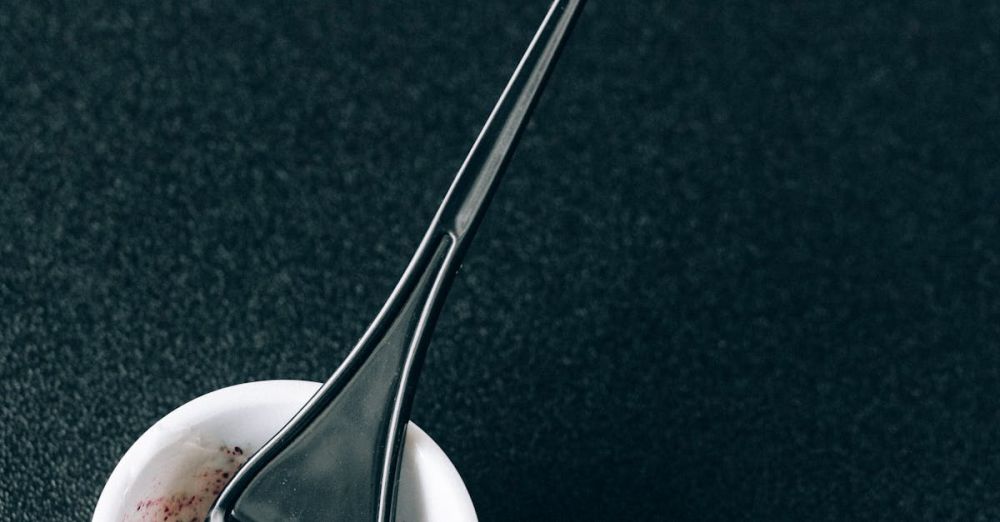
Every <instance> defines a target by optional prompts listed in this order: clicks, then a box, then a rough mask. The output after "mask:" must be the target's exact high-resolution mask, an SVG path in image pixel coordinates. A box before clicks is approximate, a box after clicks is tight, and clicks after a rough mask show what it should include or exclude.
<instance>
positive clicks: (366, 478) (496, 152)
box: [208, 0, 583, 522]
mask: <svg viewBox="0 0 1000 522" xmlns="http://www.w3.org/2000/svg"><path fill="white" fill-rule="evenodd" d="M582 4H583V0H555V1H554V2H553V3H552V5H551V6H550V7H549V10H548V13H547V14H546V16H545V19H544V20H543V21H542V24H541V26H540V27H539V28H538V31H537V32H536V33H535V36H534V38H533V39H532V41H531V44H530V45H529V46H528V50H527V51H526V52H525V53H524V56H523V57H522V58H521V61H520V63H519V64H518V66H517V69H515V70H514V74H513V76H511V79H510V81H509V82H508V83H507V87H506V88H505V89H504V91H503V94H501V95H500V100H499V101H497V104H496V106H495V107H494V109H493V112H492V113H491V114H490V117H489V119H487V120H486V125H485V126H484V127H483V130H482V131H481V132H480V134H479V137H478V138H477V139H476V142H475V144H474V145H473V146H472V150H471V151H469V155H468V156H467V157H466V159H465V162H464V163H463V164H462V167H461V168H460V169H459V171H458V174H457V175H456V176H455V180H454V182H452V185H451V188H450V189H449V190H448V194H447V195H446V196H445V198H444V201H443V202H442V203H441V206H440V208H439V209H438V212H437V214H436V215H435V216H434V219H433V221H431V225H430V227H429V228H428V230H427V233H426V234H425V235H424V238H423V240H422V241H421V243H420V246H419V247H418V248H417V252H416V253H415V254H414V256H413V259H412V260H411V261H410V264H409V266H408V267H407V268H406V271H405V272H404V273H403V277H402V278H401V279H400V281H399V283H398V284H397V285H396V288H395V290H393V292H392V295H390V296H389V299H388V301H386V303H385V305H384V306H383V307H382V310H381V311H380V312H379V314H378V316H377V317H376V318H375V320H374V321H373V322H372V324H371V326H369V327H368V330H367V331H366V332H365V334H364V336H362V337H361V340H360V341H358V344H357V345H356V346H355V347H354V349H353V350H352V351H351V353H350V354H349V355H348V356H347V359H346V360H345V361H344V362H343V364H341V366H340V368H338V369H337V371H336V372H335V373H334V374H333V376H332V377H330V379H329V380H328V381H326V383H325V384H324V385H323V386H322V387H321V388H320V390H319V391H318V392H317V393H316V395H315V396H313V397H312V399H310V400H309V402H308V403H307V404H306V405H305V406H304V407H303V408H302V410H301V411H300V412H299V413H298V414H297V415H296V416H295V417H294V418H293V419H292V420H291V421H290V422H289V423H288V424H287V425H286V426H285V427H284V428H283V429H282V430H281V431H280V432H279V433H278V434H277V435H275V436H274V438H272V439H271V440H270V441H269V442H268V443H267V444H266V445H265V446H264V447H263V448H261V450H260V451H259V452H257V454H256V455H254V456H253V457H252V458H251V459H250V460H249V461H248V462H247V463H246V465H245V466H244V467H243V468H242V469H241V470H240V471H239V473H237V474H236V476H235V477H234V478H233V480H232V481H231V482H230V483H229V484H228V485H227V487H226V488H225V489H224V490H223V492H222V495H221V496H220V497H219V498H218V499H217V500H216V502H215V505H214V506H213V508H212V511H211V513H210V514H209V517H208V520H209V522H227V521H228V522H233V521H238V522H274V521H302V522H307V521H320V520H323V521H328V520H336V521H345V522H373V521H374V522H390V521H392V520H395V501H396V485H397V481H398V480H399V464H400V455H401V452H402V441H403V436H404V433H405V429H406V423H407V420H408V419H409V414H410V406H411V403H412V398H413V393H414V390H415V389H416V382H417V377H418V375H419V372H420V367H421V364H422V362H423V359H424V353H425V352H426V349H427V345H428V342H429V340H430V336H431V332H432V331H433V329H434V324H435V321H436V319H437V316H438V312H439V311H440V309H441V305H442V304H443V303H444V298H445V294H446V293H447V291H448V288H449V287H450V285H451V282H452V279H453V278H454V276H455V273H456V271H457V270H458V267H459V265H460V263H461V260H462V257H463V254H464V253H465V250H466V249H467V248H468V246H469V242H470V241H471V240H472V237H473V235H474V234H475V231H476V228H477V227H478V225H479V222H480V221H481V220H482V217H483V214H484V213H485V210H486V206H487V204H488V203H489V200H490V197H491V195H492V194H493V191H494V190H495V189H496V186H497V183H498V181H499V179H500V175H501V173H503V171H504V170H505V168H506V165H507V163H508V160H509V159H510V157H511V154H512V152H513V150H514V147H515V145H516V144H517V140H518V136H519V135H520V133H521V130H522V129H523V128H524V125H525V123H526V121H527V119H528V116H529V114H530V113H531V110H532V108H533V106H534V105H535V102H536V101H537V100H538V97H539V95H540V94H541V91H542V87H543V85H544V83H545V80H546V78H547V77H548V75H549V73H550V71H551V70H552V68H553V65H554V64H555V60H556V57H557V55H558V54H559V50H560V48H561V47H562V45H563V43H564V42H565V41H566V38H567V36H568V35H569V31H570V29H571V27H572V25H573V22H574V20H575V18H576V16H577V15H578V14H579V12H580V9H581V7H582Z"/></svg>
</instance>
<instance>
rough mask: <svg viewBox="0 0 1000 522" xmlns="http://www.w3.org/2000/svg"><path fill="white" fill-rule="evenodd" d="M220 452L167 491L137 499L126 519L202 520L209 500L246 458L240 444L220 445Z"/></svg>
mask: <svg viewBox="0 0 1000 522" xmlns="http://www.w3.org/2000/svg"><path fill="white" fill-rule="evenodd" d="M219 452H220V455H219V457H221V458H218V459H212V460H211V461H210V462H206V463H205V465H204V466H203V467H202V468H201V469H198V470H197V471H196V472H195V473H194V474H193V476H192V477H190V480H189V481H187V482H185V483H184V484H177V485H176V486H175V487H172V488H170V489H171V491H170V492H169V493H168V494H166V495H161V496H158V497H153V498H147V499H143V500H141V501H139V502H138V503H137V504H136V507H135V511H134V512H132V513H131V516H130V517H129V518H128V519H127V521H128V522H202V521H203V520H204V519H205V517H206V516H207V515H208V510H209V508H211V507H212V502H214V501H215V498H216V497H217V496H218V495H219V493H221V492H222V488H223V487H225V485H226V483H228V482H229V479H230V478H231V477H232V476H233V474H235V472H236V470H238V469H239V468H240V466H242V465H243V464H244V463H245V462H246V459H247V457H246V456H245V455H244V452H243V449H242V448H240V447H239V446H236V447H234V448H229V447H228V446H220V447H219Z"/></svg>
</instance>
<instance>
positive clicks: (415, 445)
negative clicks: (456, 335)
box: [92, 379, 476, 522]
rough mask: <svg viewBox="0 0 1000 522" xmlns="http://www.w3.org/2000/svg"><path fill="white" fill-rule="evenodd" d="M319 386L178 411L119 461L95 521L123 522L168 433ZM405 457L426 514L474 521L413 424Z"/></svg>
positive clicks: (220, 398)
mask: <svg viewBox="0 0 1000 522" xmlns="http://www.w3.org/2000/svg"><path fill="white" fill-rule="evenodd" d="M320 385H321V384H320V383H318V382H313V381H303V380H288V379H281V380H264V381H254V382H248V383H242V384H236V385H233V386H228V387H225V388H221V389H218V390H215V391H212V392H209V393H206V394H204V395H201V396H198V397H195V398H194V399H192V400H190V401H188V402H186V403H184V404H182V405H180V406H178V407H177V408H175V409H174V410H173V411H171V412H170V413H168V414H167V415H165V416H164V417H162V418H161V419H159V420H158V421H157V422H156V423H154V424H153V425H152V426H150V427H149V428H148V429H146V431H145V432H143V434H142V435H140V436H139V438H138V439H136V441H135V442H134V443H132V445H131V447H129V449H128V450H127V451H126V452H125V454H124V455H122V457H121V459H119V461H118V463H117V464H116V465H115V468H114V470H112V472H111V475H110V476H109V477H108V480H107V482H105V484H104V488H103V489H102V491H101V495H100V497H99V498H98V500H97V504H96V506H95V509H94V514H93V518H92V521H93V522H119V521H120V517H121V515H122V512H123V510H122V503H123V502H124V501H125V496H126V493H125V492H126V491H127V490H128V488H129V487H130V486H131V485H132V483H133V482H134V480H135V479H136V477H135V476H134V473H133V470H135V469H141V468H142V467H143V466H144V465H145V464H146V463H148V461H149V460H150V459H152V458H153V457H154V456H155V455H156V454H157V453H158V452H159V450H161V449H162V448H163V447H164V446H165V445H166V444H167V443H168V441H169V442H173V441H174V440H176V439H173V438H170V437H169V436H167V434H170V433H175V432H176V430H178V429H181V428H180V427H185V428H184V429H187V428H186V427H188V426H192V425H198V424H199V423H204V422H206V421H208V420H209V419H212V418H214V417H216V416H218V415H221V414H224V413H226V412H231V411H233V410H234V409H236V408H238V407H244V408H245V407H246V406H247V405H251V404H253V405H281V406H284V407H286V408H287V407H291V408H295V407H296V405H304V404H305V403H306V401H307V400H308V399H309V398H310V397H312V395H313V394H314V393H315V392H316V391H317V390H318V389H319V387H320ZM296 411H297V410H296ZM404 453H405V455H404V458H405V459H407V460H408V461H409V460H410V459H412V461H411V462H413V464H414V465H413V467H412V469H404V470H403V474H404V476H403V477H401V480H406V481H412V480H416V481H417V483H416V484H414V486H413V487H412V488H410V490H411V491H415V492H416V493H414V494H416V495H419V496H420V498H419V499H418V500H419V501H420V502H421V503H422V504H423V506H424V508H422V509H432V510H433V511H432V514H433V515H434V516H433V518H432V520H435V521H438V520H442V521H445V520H447V521H454V522H475V521H476V513H475V508H474V506H473V504H472V499H471V497H470V496H469V492H468V490H467V489H466V487H465V483H464V482H463V481H462V478H461V476H460V475H459V473H458V470H457V469H456V468H455V465H454V464H453V463H452V462H451V459H449V458H448V456H447V455H446V454H445V453H444V451H443V450H442V449H441V447H440V446H438V445H437V443H436V442H434V440H433V439H432V438H431V437H430V436H429V435H427V433H425V432H424V431H423V430H422V429H421V428H420V427H419V426H417V425H416V424H414V423H413V422H410V423H409V425H408V427H407V431H406V442H405V444H404ZM407 468H409V467H407ZM438 511H441V513H438Z"/></svg>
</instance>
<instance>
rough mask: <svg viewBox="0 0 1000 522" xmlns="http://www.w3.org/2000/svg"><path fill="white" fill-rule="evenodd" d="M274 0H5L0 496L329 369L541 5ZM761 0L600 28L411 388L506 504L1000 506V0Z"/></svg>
mask: <svg viewBox="0 0 1000 522" xmlns="http://www.w3.org/2000/svg"><path fill="white" fill-rule="evenodd" d="M287 4H289V3H287V2H281V1H274V2H262V1H257V0H250V1H242V0H241V1H235V0H233V1H221V0H220V1H191V2H189V1H176V2H162V3H159V4H156V3H153V2H136V3H128V4H120V3H119V2H107V5H98V3H96V2H66V3H49V2H4V3H3V5H2V7H0V181H2V189H0V251H2V252H0V306H2V308H0V311H2V314H0V401H2V402H0V435H2V437H3V438H2V445H0V467H2V472H0V519H3V520H25V521H26V520H52V521H70V520H82V519H86V518H87V517H88V516H89V514H90V512H91V510H92V509H93V506H94V503H95V502H96V499H97V496H98V493H99V492H100V490H101V487H102V485H103V480H104V479H105V478H106V477H107V475H108V474H109V473H110V471H111V469H112V468H113V466H114V464H115V462H116V459H117V458H118V457H119V456H120V455H121V454H122V452H124V450H125V449H126V448H127V447H128V445H129V444H130V443H131V442H132V441H133V440H134V439H135V438H136V437H137V436H138V435H139V434H140V433H141V432H142V431H143V430H144V429H145V428H146V427H147V426H149V425H150V424H151V423H152V422H154V421H155V420H156V419H157V418H158V417H160V416H161V415H163V414H165V413H167V412H168V411H170V410H171V409H172V408H174V407H176V406H178V405H179V404H181V403H183V402H185V401H187V400H189V399H191V398H193V397H195V396H197V395H200V394H202V393H205V392H208V391H210V390H213V389H216V388H219V387H223V386H227V385H230V384H235V383H240V382H245V381H252V380H260V379H272V378H298V379H313V380H318V379H322V378H324V377H325V376H326V375H327V374H328V373H329V372H330V371H331V370H332V369H333V368H334V367H335V366H336V365H337V363H338V362H339V361H340V360H341V358H342V357H343V356H344V355H345V353H346V352H347V350H348V349H349V348H350V346H351V345H352V343H353V342H354V341H355V339H356V338H357V337H358V335H359V334H360V333H361V331H362V329H363V328H364V326H365V325H366V324H367V322H368V321H369V320H370V319H371V318H372V317H373V315H374V313H375V312H376V311H377V309H378V306H379V305H380V303H381V302H382V300H383V299H384V298H385V297H386V295H387V294H388V292H389V290H390V289H391V287H392V285H393V283H394V282H395V280H396V278H397V277H398V276H399V275H400V273H401V271H402V269H403V267H404V266H405V263H406V261H407V259H408V257H409V255H410V253H411V252H412V250H413V248H414V247H415V246H416V242H417V240H418V238H419V236H420V235H421V233H422V231H423V227H424V224H425V223H426V222H427V221H428V220H429V219H430V217H431V215H432V213H433V211H434V209H435V207H436V202H437V201H438V199H439V198H440V197H441V196H442V195H443V193H444V191H445V189H446V187H447V185H448V182H449V180H450V177H451V176H452V174H453V172H454V171H455V170H456V169H457V167H458V165H459V163H460V161H461V160H462V158H463V156H464V153H465V151H466V150H467V149H468V147H469V146H470V145H471V143H472V141H473V139H474V137H475V134H476V132H477V130H478V128H479V126H480V125H481V123H482V122H483V121H484V119H485V117H486V114H487V112H488V110H489V108H490V107H491V106H492V103H493V101H494V99H495V98H496V96H497V95H498V94H499V92H500V90H501V88H502V86H503V84H504V82H505V80H506V78H507V76H508V75H509V73H510V72H511V71H512V69H513V67H514V65H515V63H516V60H517V58H518V57H519V55H520V53H521V51H522V50H523V48H524V46H525V45H526V43H527V41H528V39H529V38H530V35H531V33H532V32H533V29H534V27H535V26H536V25H537V23H538V22H539V21H540V19H541V16H542V14H543V13H544V10H545V2H544V1H542V0H538V1H530V2H529V1H524V2H516V3H511V2H475V3H465V4H459V3H453V2H447V1H444V0H435V1H430V2H399V1H394V2H378V3H377V4H375V3H371V4H375V5H366V4H370V3H369V2H321V1H315V0H304V1H301V2H293V3H291V5H287ZM745 4H751V5H734V4H730V3H713V2H702V1H697V0H690V1H687V0H675V1H669V2H660V3H642V4H640V3H631V2H628V3H621V4H620V3H616V2H610V1H607V2H600V1H595V2H592V3H591V4H590V5H589V6H588V9H587V11H586V12H585V13H584V16H583V18H582V19H581V21H580V24H579V25H578V27H577V32H576V33H575V34H574V40H573V41H572V42H571V45H570V46H569V48H568V49H567V52H566V53H565V55H564V59H563V61H562V62H561V64H560V67H559V68H558V70H557V71H556V74H555V76H554V77H553V80H552V82H551V83H550V84H549V89H548V91H547V92H546V96H545V97H544V98H543V99H542V103H541V105H540V107H539V111H538V112H537V113H536V115H535V119H534V124H532V125H531V126H530V127H529V129H528V131H527V133H526V136H525V139H524V140H523V141H522V144H521V148H520V149H519V152H518V154H517V155H516V156H515V159H514V161H513V162H512V164H511V168H510V171H509V173H508V176H507V178H506V180H505V181H504V183H503V184H502V186H501V187H500V190H499V192H498V196H497V198H496V200H495V201H494V204H493V207H492V209H491V212H490V214H489V216H488V218H487V220H486V222H485V224H484V227H483V229H482V230H481V233H480V236H479V237H478V238H477V240H476V242H475V243H474V244H473V248H472V249H471V251H470V255H469V258H468V261H467V263H466V265H465V267H464V268H463V270H462V272H461V273H460V274H459V277H458V279H457V283H456V286H455V288H454V290H453V293H452V295H451V297H450V299H449V303H448V305H447V307H446V311H445V315H444V317H443V319H442V322H441V324H440V327H439V329H438V332H437V335H436V337H435V340H434V342H433V346H432V351H431V352H430V354H429V358H428V361H427V365H426V370H425V374H424V376H423V380H422V383H421V389H420V394H419V396H418V398H417V403H416V405H415V410H414V418H415V420H416V421H417V422H418V423H419V424H421V425H423V426H424V427H425V428H426V429H427V431H428V432H429V433H431V434H432V435H433V436H434V437H435V438H436V439H437V440H438V441H439V442H440V444H441V446H442V447H444V449H445V450H446V451H447V452H448V453H449V454H450V455H451V457H452V459H453V460H454V462H455V464H456V465H457V467H458V469H459V470H460V471H461V473H462V474H463V475H464V477H465V478H466V481H467V483H468V486H469V489H470V491H471V493H472V496H473V499H474V500H475V502H476V505H477V507H478V510H479V513H480V516H481V519H482V520H483V521H508V520H574V521H584V520H648V519H657V520H838V521H839V520H850V519H867V520H996V519H998V518H1000V398H998V393H1000V152H998V151H1000V94H998V92H1000V88H998V87H997V81H998V80H1000V37H998V32H997V28H998V27H1000V7H998V4H996V3H995V2H958V1H952V2H929V1H924V2H899V3H897V4H895V5H894V4H893V3H888V2H886V3H879V5H878V6H875V5H866V3H861V2H828V1H815V2H794V3H793V2H778V1H775V2H772V3H768V2H747V3H745ZM786 4H793V5H786Z"/></svg>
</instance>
